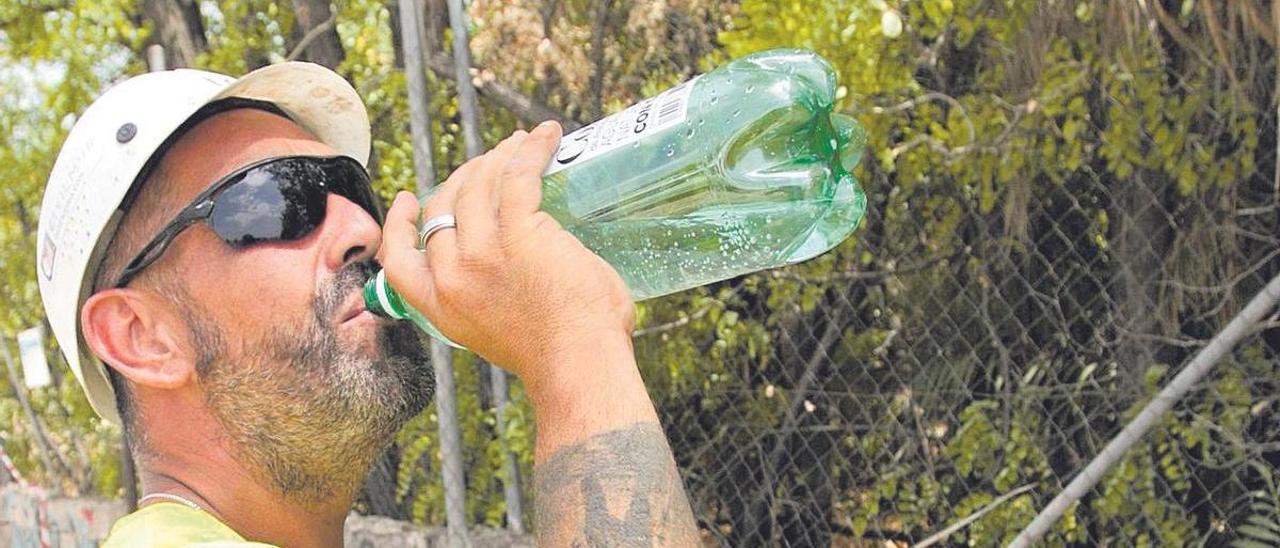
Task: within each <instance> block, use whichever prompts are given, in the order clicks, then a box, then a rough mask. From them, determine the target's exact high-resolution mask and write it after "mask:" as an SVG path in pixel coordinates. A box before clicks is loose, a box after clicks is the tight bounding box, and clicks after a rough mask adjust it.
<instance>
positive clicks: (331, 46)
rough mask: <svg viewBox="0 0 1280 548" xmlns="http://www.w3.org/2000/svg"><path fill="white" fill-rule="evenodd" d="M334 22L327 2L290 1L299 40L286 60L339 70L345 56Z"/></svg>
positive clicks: (294, 27) (320, 0)
mask: <svg viewBox="0 0 1280 548" xmlns="http://www.w3.org/2000/svg"><path fill="white" fill-rule="evenodd" d="M335 20H336V18H335V17H334V14H333V12H332V11H330V9H329V0H293V29H294V31H293V33H294V36H297V37H299V38H298V41H297V43H296V44H295V45H294V46H293V49H292V50H291V51H290V53H289V58H290V59H297V60H301V61H310V62H312V63H317V64H320V65H324V66H326V67H329V68H331V69H336V68H338V64H339V63H342V59H343V58H345V57H346V54H345V53H343V51H342V42H340V41H339V40H338V27H337V25H335V24H334V22H335Z"/></svg>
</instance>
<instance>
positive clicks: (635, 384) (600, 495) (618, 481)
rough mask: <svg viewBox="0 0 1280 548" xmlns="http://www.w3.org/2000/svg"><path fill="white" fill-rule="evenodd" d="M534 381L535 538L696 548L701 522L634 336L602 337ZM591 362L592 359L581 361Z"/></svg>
mask: <svg viewBox="0 0 1280 548" xmlns="http://www.w3.org/2000/svg"><path fill="white" fill-rule="evenodd" d="M564 359H565V360H584V361H580V362H575V363H568V362H562V363H558V364H555V365H556V368H557V369H558V370H560V371H574V372H579V373H580V374H575V375H574V376H572V377H569V378H562V379H559V380H557V381H555V382H554V384H552V385H546V384H541V385H537V386H536V388H535V387H530V389H531V390H530V395H531V397H532V398H533V401H534V412H535V414H536V416H537V423H538V439H537V450H536V459H535V460H536V464H535V469H534V476H535V477H534V506H535V512H536V513H537V517H536V520H537V537H538V545H539V546H696V545H697V544H698V534H697V526H696V525H695V524H694V520H693V512H692V511H691V510H690V507H689V500H688V498H687V496H686V495H685V492H684V487H683V485H682V482H681V480H680V475H679V473H678V472H677V470H676V464H675V460H674V459H673V458H672V455H671V448H670V446H669V445H668V444H667V437H666V434H665V433H664V432H663V431H662V427H661V426H660V425H659V424H658V420H657V414H656V413H655V412H654V409H653V403H652V402H651V401H650V400H649V396H648V394H647V393H646V392H645V390H644V385H643V383H642V382H641V380H640V376H639V373H638V372H637V371H636V368H635V361H634V357H633V355H632V354H631V347H630V342H629V341H626V342H625V344H622V343H617V342H609V341H597V342H595V343H593V344H592V347H591V348H590V349H589V350H588V351H585V352H580V353H578V352H575V353H574V355H571V356H566V357H564ZM585 360H590V361H585Z"/></svg>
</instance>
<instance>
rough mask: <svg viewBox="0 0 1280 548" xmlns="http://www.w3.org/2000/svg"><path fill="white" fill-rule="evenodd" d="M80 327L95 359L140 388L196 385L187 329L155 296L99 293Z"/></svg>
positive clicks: (87, 306)
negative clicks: (96, 357) (95, 355)
mask: <svg viewBox="0 0 1280 548" xmlns="http://www.w3.org/2000/svg"><path fill="white" fill-rule="evenodd" d="M80 326H81V329H82V330H83V331H84V340H85V342H86V343H88V345H89V348H90V349H91V350H93V353H94V354H97V355H98V357H100V358H102V360H103V361H105V362H106V363H107V364H108V365H109V366H110V367H112V368H114V369H115V370H116V372H118V373H120V374H121V375H123V376H124V377H125V378H126V379H129V381H131V382H133V383H135V384H138V385H140V386H146V387H151V388H158V389H173V388H178V387H180V386H182V385H184V384H187V383H188V382H191V381H193V380H194V375H195V361H194V359H193V356H192V355H191V352H190V351H189V349H190V345H186V344H183V341H184V340H186V329H187V327H186V324H184V323H183V322H182V319H181V317H180V316H179V315H178V314H175V313H174V312H173V310H172V308H171V306H170V305H169V304H168V303H166V302H165V300H164V299H162V298H160V297H159V296H158V295H156V294H155V293H152V292H150V291H146V290H139V289H130V288H119V289H107V290H104V291H99V292H97V293H94V294H93V295H90V296H89V298H88V300H86V301H85V303H84V306H83V307H82V308H81V309H80Z"/></svg>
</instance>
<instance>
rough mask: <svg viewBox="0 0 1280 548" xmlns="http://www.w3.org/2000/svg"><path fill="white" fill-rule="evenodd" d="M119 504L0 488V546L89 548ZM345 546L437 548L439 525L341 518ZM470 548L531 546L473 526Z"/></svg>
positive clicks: (442, 541) (118, 512)
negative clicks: (344, 528) (471, 547)
mask: <svg viewBox="0 0 1280 548" xmlns="http://www.w3.org/2000/svg"><path fill="white" fill-rule="evenodd" d="M124 513H125V512H124V503H122V502H120V501H113V500H106V499H100V498H93V497H84V498H65V497H57V496H52V495H50V494H49V493H48V492H46V491H44V490H42V489H39V488H35V487H21V486H18V485H14V484H9V485H5V486H4V487H3V488H0V546H8V547H10V548H43V547H49V548H95V547H96V546H98V544H100V543H101V542H102V539H104V538H106V536H107V531H109V530H110V529H111V524H112V523H114V522H115V520H116V519H118V518H120V517H121V516H123V515H124ZM345 544H346V546H348V547H349V548H380V547H382V546H396V547H404V548H443V547H445V546H447V543H446V536H445V530H444V528H442V527H423V526H420V525H414V524H412V523H407V522H403V521H396V520H393V519H389V518H384V517H378V516H361V515H357V514H351V515H350V516H347V524H346V539H345ZM471 545H472V546H473V547H474V548H532V547H533V540H532V539H531V538H529V537H517V536H515V535H512V534H510V533H508V532H506V531H502V530H496V529H487V528H479V529H475V530H472V531H471Z"/></svg>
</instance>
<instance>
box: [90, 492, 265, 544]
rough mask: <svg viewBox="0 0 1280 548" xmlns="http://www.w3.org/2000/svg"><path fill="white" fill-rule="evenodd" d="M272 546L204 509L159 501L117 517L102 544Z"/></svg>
mask: <svg viewBox="0 0 1280 548" xmlns="http://www.w3.org/2000/svg"><path fill="white" fill-rule="evenodd" d="M188 547H190V548H273V547H272V546H271V545H269V544H262V543H260V542H249V541H247V540H245V539H244V537H242V536H240V535H238V534H236V532H235V531H233V530H232V529H231V528H230V527H227V526H226V524H224V523H222V522H221V521H218V519H217V518H215V517H213V516H212V515H210V514H209V513H207V512H205V511H203V510H196V509H194V508H188V507H186V506H183V505H181V504H178V503H175V502H159V503H156V504H150V505H147V506H144V507H142V508H140V509H138V511H136V512H134V513H132V514H129V515H127V516H125V517H122V518H120V519H118V520H116V523H115V524H114V525H112V526H111V532H110V533H107V539H106V540H104V541H103V543H102V548H188Z"/></svg>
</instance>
